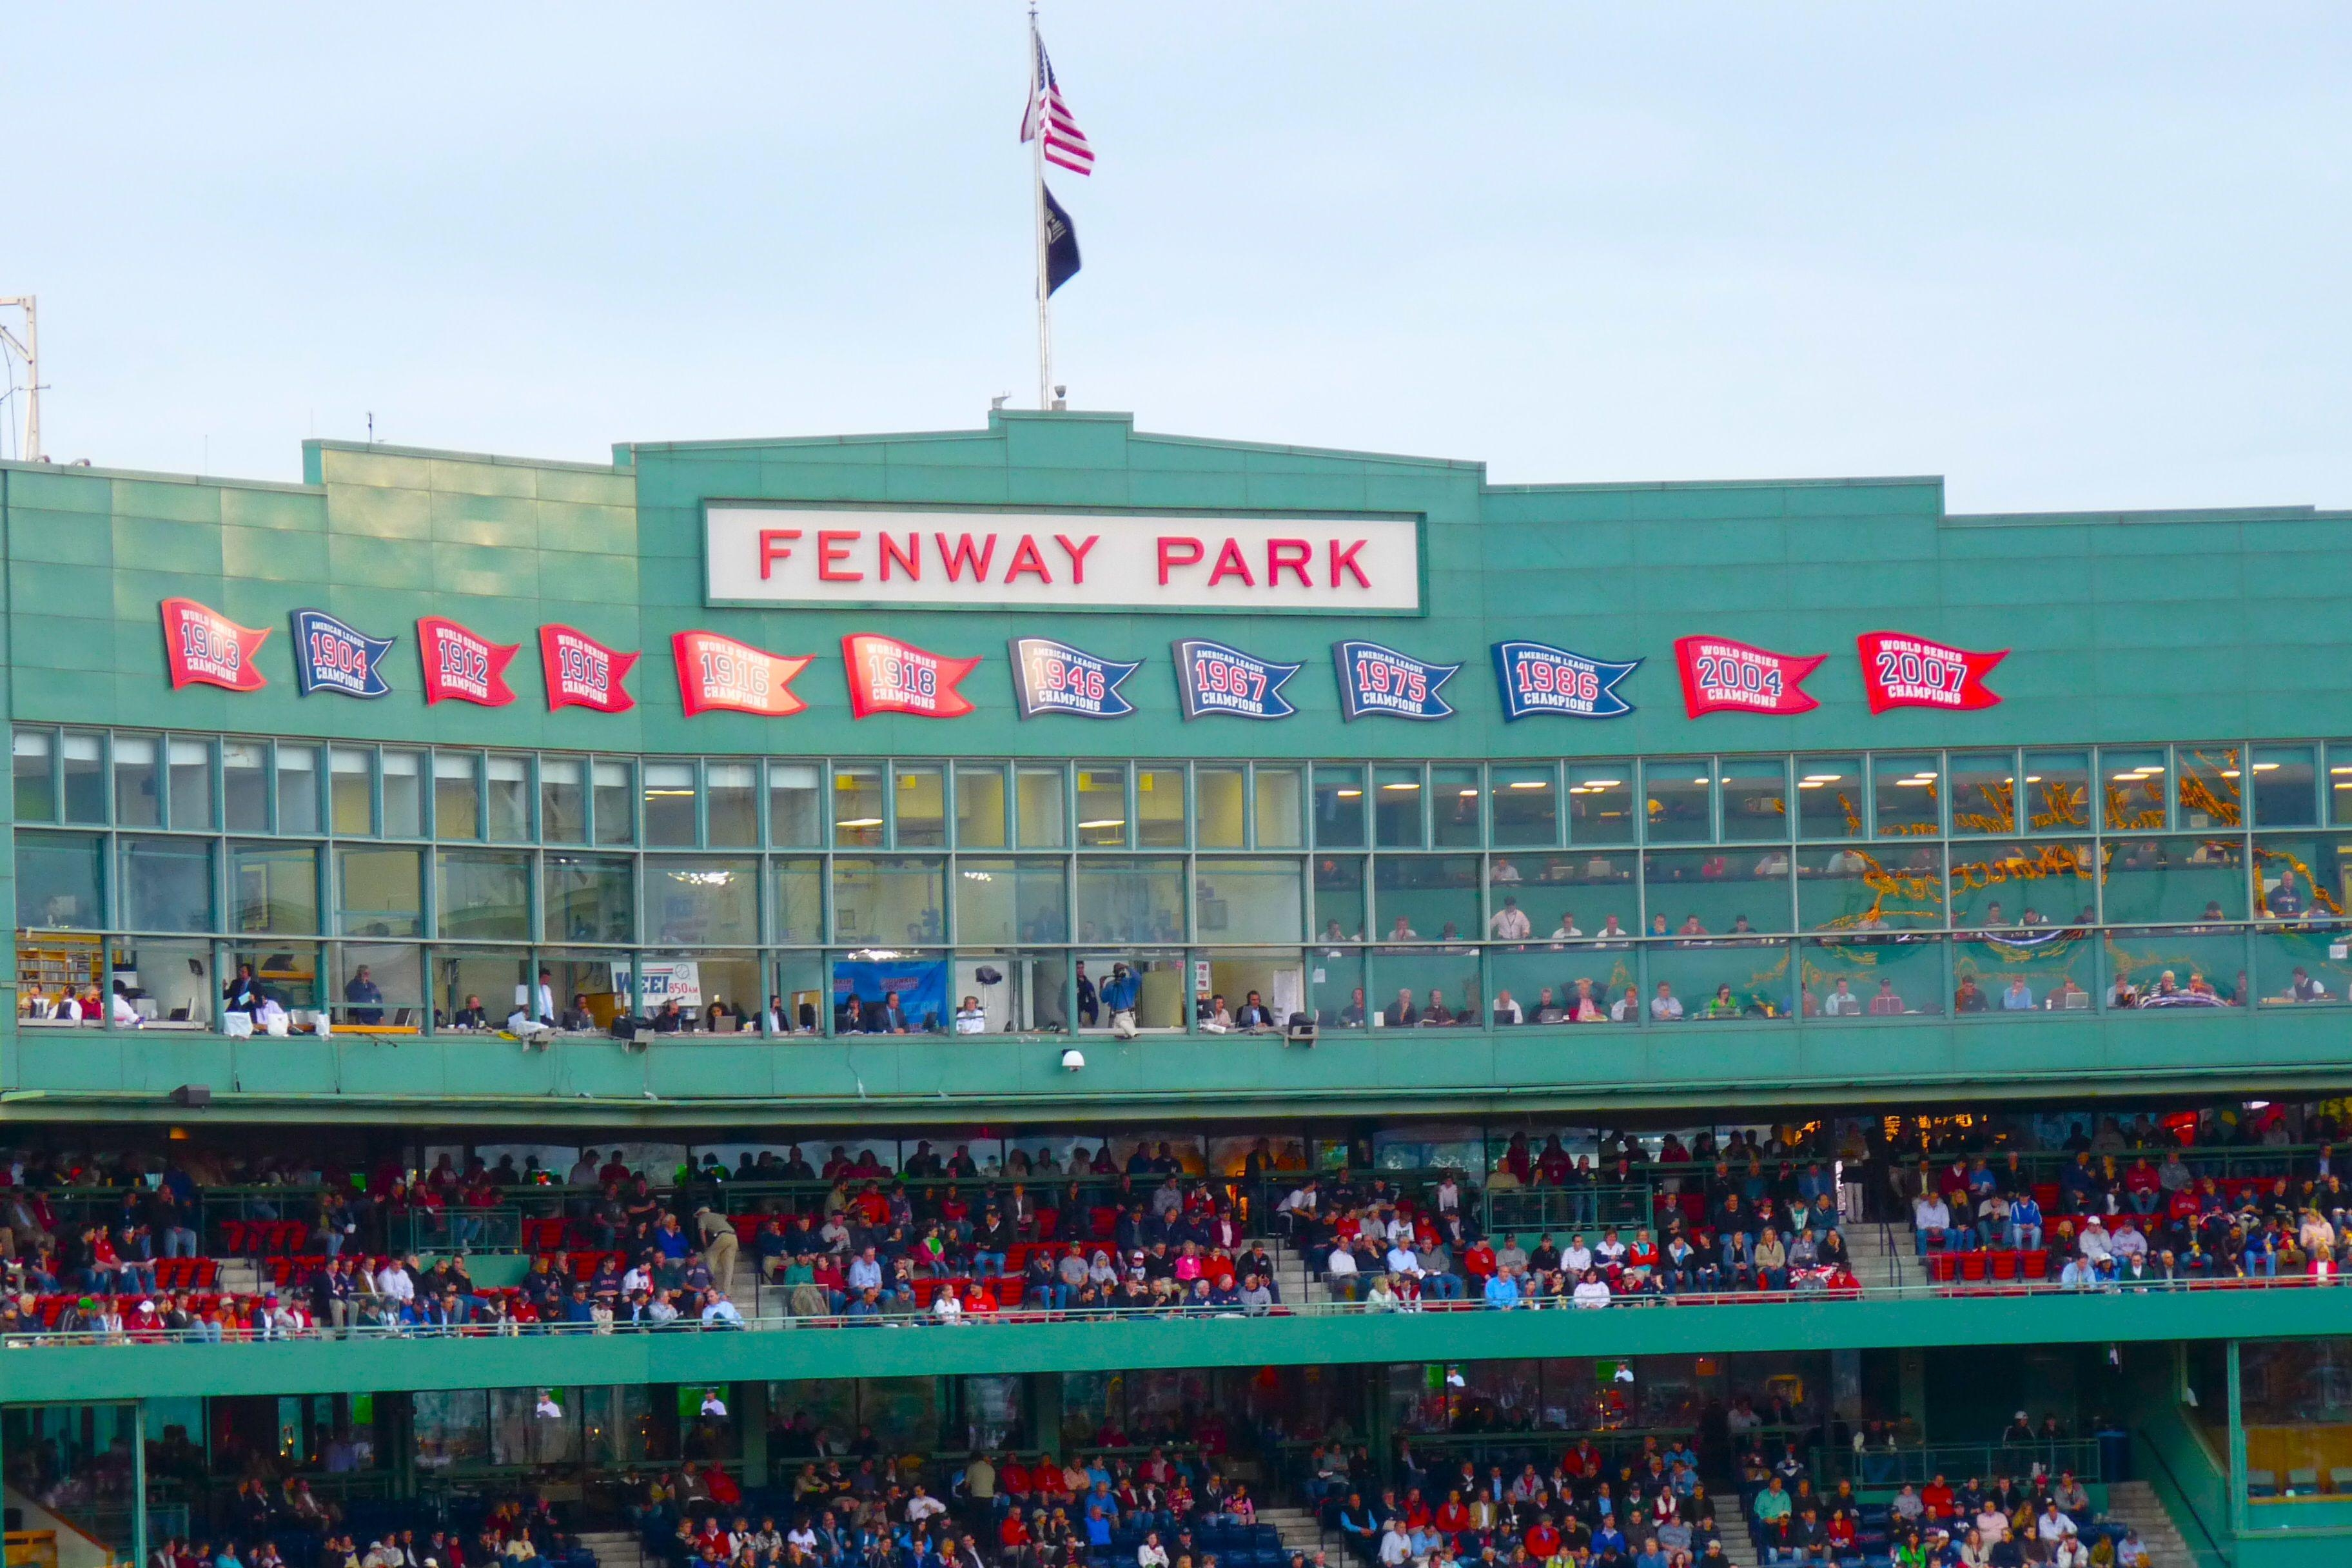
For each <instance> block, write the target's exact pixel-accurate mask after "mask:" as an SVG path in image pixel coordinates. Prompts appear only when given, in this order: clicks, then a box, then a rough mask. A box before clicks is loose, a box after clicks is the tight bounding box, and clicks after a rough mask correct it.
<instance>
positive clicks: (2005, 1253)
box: [1985, 1247, 2017, 1279]
mask: <svg viewBox="0 0 2352 1568" xmlns="http://www.w3.org/2000/svg"><path fill="white" fill-rule="evenodd" d="M1985 1256H1986V1257H1987V1258H1990V1261H1991V1264H1992V1277H1993V1278H1994V1279H2016V1278H2017V1252H2016V1249H2015V1248H2013V1247H2000V1248H1999V1249H1998V1250H1996V1251H1993V1252H1990V1253H1987V1254H1986V1255H1985Z"/></svg>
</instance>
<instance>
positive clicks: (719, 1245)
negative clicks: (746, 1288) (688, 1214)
mask: <svg viewBox="0 0 2352 1568" xmlns="http://www.w3.org/2000/svg"><path fill="white" fill-rule="evenodd" d="M694 1228H695V1230H696V1231H697V1232H698V1234H699V1235H700V1236H701V1237H702V1261H703V1262H705V1263H707V1264H709V1266H710V1278H711V1279H712V1281H713V1282H714V1283H716V1284H717V1285H718V1287H719V1289H720V1290H722V1291H725V1292H729V1293H730V1294H731V1293H732V1292H733V1290H734V1289H735V1251H736V1246H737V1243H736V1239H735V1226H734V1224H733V1222H731V1221H730V1220H729V1219H728V1217H727V1216H726V1215H723V1214H720V1213H719V1212H718V1211H717V1210H716V1209H713V1208H710V1207H709V1206H708V1205H706V1206H704V1207H701V1208H698V1209H696V1210H695V1211H694Z"/></svg>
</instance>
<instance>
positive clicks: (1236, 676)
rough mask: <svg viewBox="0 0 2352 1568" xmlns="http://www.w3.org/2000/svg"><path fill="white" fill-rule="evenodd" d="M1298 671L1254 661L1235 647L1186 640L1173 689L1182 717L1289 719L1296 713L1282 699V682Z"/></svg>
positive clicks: (1200, 639)
mask: <svg viewBox="0 0 2352 1568" xmlns="http://www.w3.org/2000/svg"><path fill="white" fill-rule="evenodd" d="M1300 668H1301V667H1300V666H1298V665H1295V664H1274V663H1271V662H1269V661H1268V660H1265V659H1263V658H1251V657H1250V656H1249V655H1247V654H1245V653H1244V652H1243V651H1242V650H1241V649H1239V648H1237V647H1226V646H1225V645H1224V644H1223V643H1217V642H1210V641H1208V640H1207V639H1206V638H1203V637H1186V638H1184V639H1183V640H1182V641H1181V642H1179V643H1177V645H1176V689H1177V692H1178V693H1179V694H1180V695H1181V697H1182V698H1183V700H1184V717H1185V718H1187V719H1198V718H1200V717H1201V716H1202V714H1204V713H1230V714H1232V715H1233V716H1234V718H1236V719H1287V718H1289V717H1290V716H1291V715H1292V714H1293V713H1296V712H1297V711H1298V710H1297V709H1296V708H1293V707H1292V706H1291V705H1290V704H1289V703H1288V702H1287V701H1286V700H1284V698H1283V695H1282V683H1283V682H1284V681H1286V680H1288V679H1290V678H1291V677H1292V676H1294V675H1297V673H1298V671H1299V669H1300Z"/></svg>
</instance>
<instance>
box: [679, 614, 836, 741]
mask: <svg viewBox="0 0 2352 1568" xmlns="http://www.w3.org/2000/svg"><path fill="white" fill-rule="evenodd" d="M669 642H670V647H671V650H672V651H673V652H675V653H676V654H677V695H678V700H679V701H680V702H681V703H682V704H683V705H684V707H685V709H686V716H687V717H688V718H689V719H691V718H693V717H694V716H695V715H696V714H697V713H705V712H709V710H712V709H714V708H718V709H724V710H728V711H730V712H735V713H757V714H759V715H761V717H763V718H768V719H782V718H785V717H787V716H789V715H791V714H794V713H797V712H799V711H800V710H802V709H803V708H806V707H807V706H808V704H807V703H805V702H803V701H802V700H800V699H799V698H797V697H795V696H793V692H792V679H793V676H795V675H798V674H799V673H800V672H801V671H802V670H803V669H806V668H808V667H809V660H810V659H811V658H814V657H815V656H814V655H813V654H803V655H802V656H801V657H799V658H791V657H789V656H787V655H784V654H781V653H770V652H768V651H767V650H766V649H765V648H756V647H752V646H751V644H749V643H740V642H737V641H736V640H735V639H734V638H732V637H720V636H719V634H718V633H716V632H679V633H677V635H676V636H674V637H671V638H670V639H669Z"/></svg>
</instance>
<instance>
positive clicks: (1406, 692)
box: [1331, 642, 1462, 719]
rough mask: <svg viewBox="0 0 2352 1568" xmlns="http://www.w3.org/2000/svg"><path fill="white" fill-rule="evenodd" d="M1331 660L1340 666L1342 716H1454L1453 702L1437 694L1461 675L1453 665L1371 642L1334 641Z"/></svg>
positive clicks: (1393, 717) (1457, 666)
mask: <svg viewBox="0 0 2352 1568" xmlns="http://www.w3.org/2000/svg"><path fill="white" fill-rule="evenodd" d="M1331 659H1332V662H1333V663H1335V664H1337V665H1338V666H1339V711H1340V713H1341V714H1342V715H1343V716H1344V717H1346V718H1349V719H1361V718H1365V717H1367V716H1368V715H1370V714H1375V713H1380V714H1386V715H1387V716H1388V717H1390V718H1391V719H1450V718H1452V717H1453V716H1454V709H1453V706H1452V705H1451V704H1450V703H1448V702H1447V701H1446V700H1445V699H1444V698H1443V697H1440V696H1439V695H1438V694H1437V692H1438V688H1440V687H1442V686H1444V684H1445V683H1446V682H1447V681H1449V680H1451V679H1454V676H1456V675H1458V674H1460V673H1461V670H1462V667H1461V666H1460V665H1458V664H1430V663H1426V662H1424V661H1423V660H1421V659H1418V658H1413V657H1412V656H1411V655H1410V654H1402V653H1399V652H1397V650H1396V649H1394V648H1392V647H1381V645H1380V644H1378V643H1376V642H1337V643H1333V644H1332V645H1331Z"/></svg>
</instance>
